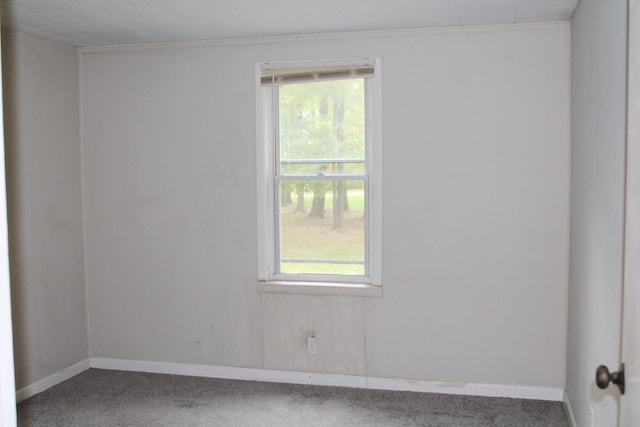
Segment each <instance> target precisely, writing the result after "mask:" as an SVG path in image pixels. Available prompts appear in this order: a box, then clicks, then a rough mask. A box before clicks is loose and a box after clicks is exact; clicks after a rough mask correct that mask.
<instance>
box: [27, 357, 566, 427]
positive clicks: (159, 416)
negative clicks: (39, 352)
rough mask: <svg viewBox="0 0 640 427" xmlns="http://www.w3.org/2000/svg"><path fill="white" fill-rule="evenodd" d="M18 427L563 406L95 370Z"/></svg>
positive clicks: (38, 406)
mask: <svg viewBox="0 0 640 427" xmlns="http://www.w3.org/2000/svg"><path fill="white" fill-rule="evenodd" d="M18 425H19V426H279V427H280V426H282V427H288V426H296V427H299V426H300V427H301V426H474V427H475V426H518V427H527V426H541V427H542V426H544V427H555V426H562V427H566V426H568V424H567V418H566V416H565V413H564V410H563V406H562V403H560V402H545V401H534V400H521V399H503V398H487V397H467V396H448V395H440V394H428V393H411V392H395V391H394V392H392V391H378V390H361V389H350V388H340V387H318V386H306V385H292V384H275V383H262V382H252V381H234V380H220V379H210V378H196V377H184V376H175V375H159V374H144V373H137V372H120V371H108V370H99V369H91V370H89V371H87V372H84V373H83V374H80V375H78V376H76V377H74V378H72V379H70V380H68V381H66V382H64V383H62V384H59V385H57V386H55V387H53V388H51V389H49V390H47V391H45V392H43V393H40V394H38V395H36V396H34V397H32V398H30V399H27V400H25V401H23V402H21V403H19V404H18Z"/></svg>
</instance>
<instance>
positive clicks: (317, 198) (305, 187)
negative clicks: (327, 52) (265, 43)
mask: <svg viewBox="0 0 640 427" xmlns="http://www.w3.org/2000/svg"><path fill="white" fill-rule="evenodd" d="M257 75H258V78H257V80H258V87H257V98H258V99H257V117H258V188H259V192H258V193H259V194H258V205H259V215H258V225H259V233H260V248H259V263H260V281H261V282H262V283H275V284H277V283H279V284H283V283H284V284H291V283H297V284H303V283H307V284H318V283H324V284H326V285H331V284H342V285H344V286H346V285H347V284H353V285H374V286H376V285H380V163H381V162H380V151H381V150H380V131H379V130H380V119H379V100H378V97H379V92H380V88H379V80H380V78H379V60H374V59H360V60H350V61H315V62H312V63H308V62H307V63H261V64H258V66H257Z"/></svg>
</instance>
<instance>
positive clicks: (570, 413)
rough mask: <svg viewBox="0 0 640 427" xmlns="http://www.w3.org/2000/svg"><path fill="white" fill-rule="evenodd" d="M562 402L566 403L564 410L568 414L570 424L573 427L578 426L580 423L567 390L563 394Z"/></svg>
mask: <svg viewBox="0 0 640 427" xmlns="http://www.w3.org/2000/svg"><path fill="white" fill-rule="evenodd" d="M562 404H563V405H564V412H565V413H566V414H567V419H568V420H569V425H570V426H571V427H578V423H577V422H576V417H575V415H574V414H573V408H572V407H571V401H570V400H569V395H568V394H567V392H566V391H565V392H564V393H563V396H562Z"/></svg>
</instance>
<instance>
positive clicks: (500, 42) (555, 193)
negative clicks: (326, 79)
mask: <svg viewBox="0 0 640 427" xmlns="http://www.w3.org/2000/svg"><path fill="white" fill-rule="evenodd" d="M359 56H379V57H381V58H382V61H383V62H382V79H383V82H382V84H383V105H384V106H383V120H384V121H383V136H384V148H383V155H384V158H383V168H384V177H383V191H384V207H383V244H384V247H383V266H382V271H383V277H382V279H383V286H384V296H383V297H371V298H362V297H358V298H350V297H317V296H295V297H292V296H289V295H276V294H259V293H258V292H257V291H256V279H257V265H256V263H257V253H256V250H257V249H256V246H257V231H256V218H255V212H256V174H255V163H256V162H255V160H256V159H255V146H256V143H255V124H254V121H255V99H254V78H255V76H254V66H255V63H256V62H258V61H266V60H287V59H290V60H293V59H312V58H336V57H359ZM81 62H82V87H81V90H82V95H81V98H82V105H83V129H84V131H83V136H82V137H83V153H84V154H83V155H84V163H85V168H84V172H85V175H84V180H85V186H86V199H85V214H86V231H87V235H86V238H87V268H88V290H89V317H90V329H91V337H92V341H91V344H92V348H91V355H92V356H93V357H112V358H127V359H139V360H154V361H167V362H183V363H198V364H211V365H226V366H242V367H265V368H273V369H291V370H303V371H317V372H333V373H347V374H363V373H366V374H367V375H373V376H379V377H399V378H416V379H438V380H446V381H461V382H481V383H495V384H512V385H530V386H548V387H559V388H562V387H564V382H565V359H566V344H565V343H566V315H567V313H566V304H567V300H566V294H567V278H568V261H567V256H568V227H569V224H568V220H569V167H568V165H569V32H568V26H567V25H566V24H546V25H530V26H529V25H523V26H505V27H490V28H476V29H454V30H435V31H421V32H420V31H419V32H394V33H379V34H375V33H374V34H370V35H356V36H340V37H338V36H333V37H331V36H329V37H320V38H313V37H301V38H289V39H286V40H280V41H263V42H262V43H253V44H252V43H245V44H229V45H209V46H206V45H198V46H191V47H185V46H183V47H179V46H175V47H165V48H143V49H133V50H112V51H109V50H104V49H95V50H90V49H86V50H84V53H83V54H82V57H81ZM279 326H280V327H279ZM285 326H286V327H285ZM310 329H313V330H314V332H315V333H316V336H317V337H318V342H319V346H320V347H319V352H320V353H322V354H323V359H322V360H321V361H319V360H315V359H313V360H312V359H310V358H309V357H305V355H304V353H303V352H304V346H305V341H304V337H305V335H306V334H307V333H308V332H309V330H310ZM282 349H289V351H283V350H282Z"/></svg>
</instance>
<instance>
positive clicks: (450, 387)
mask: <svg viewBox="0 0 640 427" xmlns="http://www.w3.org/2000/svg"><path fill="white" fill-rule="evenodd" d="M91 367H92V368H96V369H113V370H118V371H134V372H148V373H155V374H171V375H189V376H195V377H208V378H225V379H234V380H248V381H265V382H279V383H291V384H310V385H325V386H337V387H353V388H369V389H374V390H395V391H413V392H419V393H441V394H455V395H466V396H486V397H508V398H516V399H532V400H549V401H557V402H562V401H563V397H564V390H563V389H561V388H555V387H528V386H516V385H499V384H480V383H451V382H443V381H423V380H408V379H392V378H379V377H366V376H357V375H337V374H321V373H311V372H293V371H277V370H268V369H255V368H238V367H227V366H212V365H190V364H183V363H170V362H150V361H141V360H129V359H110V358H92V359H91Z"/></svg>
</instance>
